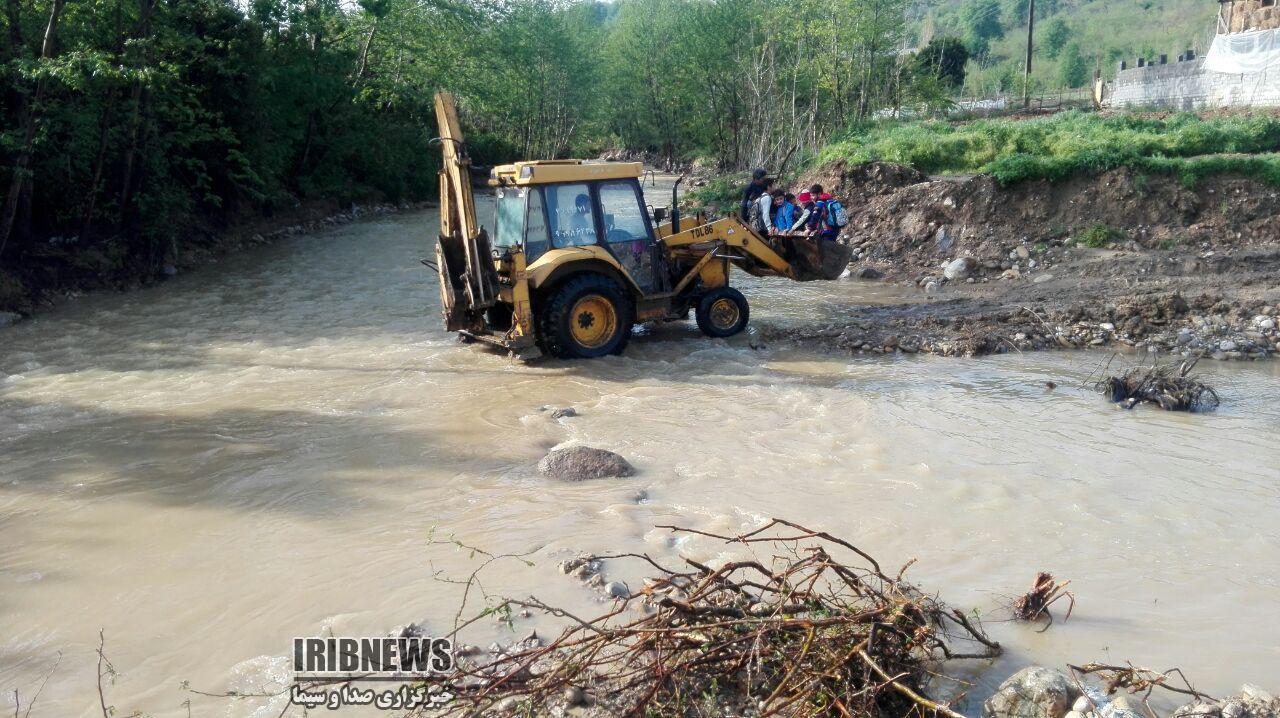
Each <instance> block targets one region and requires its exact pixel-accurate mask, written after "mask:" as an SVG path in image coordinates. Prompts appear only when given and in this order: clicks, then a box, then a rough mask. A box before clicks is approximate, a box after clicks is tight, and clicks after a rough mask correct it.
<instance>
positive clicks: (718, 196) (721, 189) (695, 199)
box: [681, 172, 751, 216]
mask: <svg viewBox="0 0 1280 718" xmlns="http://www.w3.org/2000/svg"><path fill="white" fill-rule="evenodd" d="M749 181H751V176H750V175H748V174H747V173H745V172H743V173H739V174H731V175H722V176H719V177H716V178H715V179H712V180H710V181H708V182H707V183H706V184H705V185H703V186H701V187H697V188H695V189H692V190H689V192H687V193H685V195H684V197H683V198H682V199H681V205H682V207H683V208H684V209H686V210H700V209H702V210H707V211H708V212H710V213H711V214H713V215H717V216H719V215H726V214H733V213H735V212H737V210H738V202H739V201H740V200H741V199H742V188H743V187H746V186H747V182H749Z"/></svg>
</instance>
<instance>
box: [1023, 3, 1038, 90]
mask: <svg viewBox="0 0 1280 718" xmlns="http://www.w3.org/2000/svg"><path fill="white" fill-rule="evenodd" d="M1035 35H1036V0H1027V65H1026V68H1025V69H1023V71H1022V108H1023V109H1026V108H1028V107H1031V48H1032V40H1033V38H1035Z"/></svg>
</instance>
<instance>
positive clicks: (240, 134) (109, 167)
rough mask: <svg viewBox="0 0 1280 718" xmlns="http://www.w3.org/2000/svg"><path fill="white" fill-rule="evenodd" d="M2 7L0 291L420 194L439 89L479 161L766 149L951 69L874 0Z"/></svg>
mask: <svg viewBox="0 0 1280 718" xmlns="http://www.w3.org/2000/svg"><path fill="white" fill-rule="evenodd" d="M0 2H3V3H4V12H3V14H2V15H0V74H2V75H3V78H4V86H5V88H6V90H5V92H4V95H3V97H2V98H0V115H2V116H3V118H4V123H3V126H2V127H0V200H3V211H2V212H0V262H2V263H3V266H4V267H5V268H6V271H7V272H8V274H7V275H6V274H5V273H4V272H2V271H0V284H3V285H4V287H8V288H9V291H10V293H12V291H16V290H13V285H14V282H15V281H17V280H21V281H23V282H27V283H28V284H33V285H37V286H41V287H51V286H58V285H60V284H77V285H83V284H85V283H86V281H89V280H92V279H94V278H100V279H102V280H103V283H109V282H110V278H111V277H116V276H119V277H129V278H136V277H141V276H147V275H148V274H154V273H155V272H157V271H159V270H160V268H161V267H163V266H165V265H166V264H169V263H173V262H174V261H175V257H178V256H181V255H182V253H183V251H184V250H185V249H186V248H188V247H190V246H193V245H198V244H199V243H201V242H206V241H208V237H210V236H212V235H215V234H217V233H219V232H221V231H223V230H224V229H225V228H226V227H227V225H230V224H234V223H236V222H238V221H239V220H242V219H246V218H254V217H259V216H263V215H271V214H277V213H281V212H284V211H291V210H294V209H296V208H299V207H306V206H308V205H310V204H314V203H318V202H319V203H328V204H333V203H335V202H343V203H345V202H349V201H352V200H355V199H358V198H371V197H380V198H386V199H390V200H393V201H394V200H400V199H413V198H422V197H429V196H430V195H431V193H432V192H433V189H434V182H435V171H434V168H433V162H435V161H436V160H435V158H436V156H437V154H438V150H436V149H435V148H434V147H432V146H430V139H431V137H432V135H433V134H434V130H433V126H434V117H433V111H432V95H433V93H434V92H436V91H438V90H441V89H448V90H452V91H454V92H455V93H457V94H458V96H459V98H460V104H461V108H462V111H463V113H464V121H465V123H466V125H467V128H468V132H469V139H470V141H471V149H472V152H473V154H474V156H475V157H476V159H477V161H479V162H481V163H487V162H494V161H498V160H505V159H511V158H514V157H559V156H566V155H569V154H590V153H593V152H598V151H600V150H603V149H607V148H625V149H635V150H644V151H649V152H653V153H656V154H658V155H660V156H662V157H666V158H672V159H680V160H690V159H694V158H698V157H701V158H706V159H707V160H709V161H711V162H712V163H714V164H717V165H719V166H722V167H726V168H744V167H750V166H755V165H767V166H769V167H771V168H772V169H779V170H780V169H783V168H785V167H787V166H793V167H794V166H795V165H796V164H797V163H798V162H799V161H800V160H801V159H802V158H804V157H806V156H810V155H812V153H814V152H816V151H817V149H819V148H820V147H821V146H822V144H823V143H824V142H825V140H826V138H827V137H828V136H829V134H830V133H831V132H833V131H835V130H837V129H839V128H842V127H845V126H847V124H848V122H849V121H851V120H861V119H865V118H868V117H870V116H871V115H872V114H873V113H874V112H876V111H878V110H880V109H882V108H886V107H899V106H903V105H912V104H924V105H929V106H933V105H936V104H937V103H938V102H941V101H943V100H945V95H946V93H947V92H948V90H949V85H950V84H951V83H954V82H955V81H956V79H957V77H958V75H957V74H956V73H957V71H958V68H957V67H956V66H955V61H954V57H951V56H948V57H947V58H945V62H941V63H938V64H936V65H933V66H929V67H926V68H924V69H921V68H919V67H914V66H913V65H912V64H911V63H910V62H909V61H908V58H907V56H905V55H904V54H903V53H902V52H901V50H902V47H903V43H904V40H905V38H904V29H905V22H906V20H905V17H904V14H903V11H902V7H901V5H900V3H896V2H893V1H892V0H834V1H831V0H794V1H793V2H789V3H785V4H782V3H774V2H770V1H769V0H621V1H619V2H613V3H605V2H592V1H589V0H582V1H574V0H0ZM962 63H963V60H961V64H962ZM939 73H940V74H941V75H942V76H939ZM940 98H941V99H940ZM4 287H0V294H4V292H5V291H6V290H5V289H4ZM4 303H5V299H4V297H2V296H0V304H4Z"/></svg>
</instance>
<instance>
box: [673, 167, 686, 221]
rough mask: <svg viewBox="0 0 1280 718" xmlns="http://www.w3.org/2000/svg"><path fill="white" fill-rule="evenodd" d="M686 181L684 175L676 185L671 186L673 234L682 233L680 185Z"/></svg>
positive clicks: (678, 178)
mask: <svg viewBox="0 0 1280 718" xmlns="http://www.w3.org/2000/svg"><path fill="white" fill-rule="evenodd" d="M683 181H684V175H680V176H679V177H677V178H676V183H675V184H673V185H671V233H672V234H679V233H680V199H679V192H680V183H681V182H683Z"/></svg>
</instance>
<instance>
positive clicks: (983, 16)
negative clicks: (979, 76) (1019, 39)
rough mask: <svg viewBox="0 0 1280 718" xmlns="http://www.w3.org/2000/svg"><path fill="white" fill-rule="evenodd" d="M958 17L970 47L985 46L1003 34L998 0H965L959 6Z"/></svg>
mask: <svg viewBox="0 0 1280 718" xmlns="http://www.w3.org/2000/svg"><path fill="white" fill-rule="evenodd" d="M960 18H961V23H962V25H963V28H964V34H965V41H966V42H968V43H969V45H970V49H973V48H974V47H982V48H985V47H986V45H987V43H989V42H991V41H992V40H997V39H999V38H1001V37H1003V36H1004V27H1003V26H1002V25H1001V24H1000V2H999V0H965V1H964V4H963V5H961V7H960Z"/></svg>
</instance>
